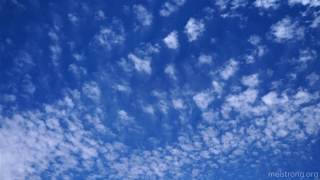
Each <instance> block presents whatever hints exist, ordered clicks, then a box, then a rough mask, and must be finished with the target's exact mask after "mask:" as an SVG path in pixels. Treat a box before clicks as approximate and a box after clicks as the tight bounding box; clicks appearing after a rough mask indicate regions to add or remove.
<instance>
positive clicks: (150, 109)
mask: <svg viewBox="0 0 320 180" xmlns="http://www.w3.org/2000/svg"><path fill="white" fill-rule="evenodd" d="M142 110H143V111H144V112H146V113H148V114H151V115H153V114H154V111H155V110H154V108H153V106H152V105H145V106H143V107H142Z"/></svg>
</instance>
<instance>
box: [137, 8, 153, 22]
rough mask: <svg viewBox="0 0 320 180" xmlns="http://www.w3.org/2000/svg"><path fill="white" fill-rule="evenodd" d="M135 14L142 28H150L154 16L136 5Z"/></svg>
mask: <svg viewBox="0 0 320 180" xmlns="http://www.w3.org/2000/svg"><path fill="white" fill-rule="evenodd" d="M133 12H134V13H135V16H136V18H137V20H138V22H139V24H140V25H142V26H150V25H151V24H152V21H153V16H152V14H151V13H150V12H149V11H148V10H147V9H146V8H145V7H144V6H142V5H134V6H133Z"/></svg>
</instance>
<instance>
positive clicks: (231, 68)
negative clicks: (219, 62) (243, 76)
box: [220, 59, 239, 80]
mask: <svg viewBox="0 0 320 180" xmlns="http://www.w3.org/2000/svg"><path fill="white" fill-rule="evenodd" d="M238 66H239V63H238V62H237V61H235V60H234V59H230V60H229V62H228V63H227V64H226V66H225V67H224V69H222V71H220V76H221V77H222V79H224V80H228V79H229V78H230V77H231V76H233V74H234V73H235V72H236V71H237V70H238Z"/></svg>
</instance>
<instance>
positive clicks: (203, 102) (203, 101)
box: [192, 92, 214, 110]
mask: <svg viewBox="0 0 320 180" xmlns="http://www.w3.org/2000/svg"><path fill="white" fill-rule="evenodd" d="M192 98H193V100H194V102H195V103H196V105H197V106H198V107H199V108H200V109H201V110H205V109H207V108H208V106H209V105H210V104H211V102H212V101H213V100H214V97H213V95H212V94H211V93H210V92H199V93H197V94H196V95H194V96H193V97H192Z"/></svg>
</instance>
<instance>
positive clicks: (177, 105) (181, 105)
mask: <svg viewBox="0 0 320 180" xmlns="http://www.w3.org/2000/svg"><path fill="white" fill-rule="evenodd" d="M172 105H173V107H174V108H175V109H177V110H179V109H184V108H185V104H184V102H183V100H182V99H172Z"/></svg>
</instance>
